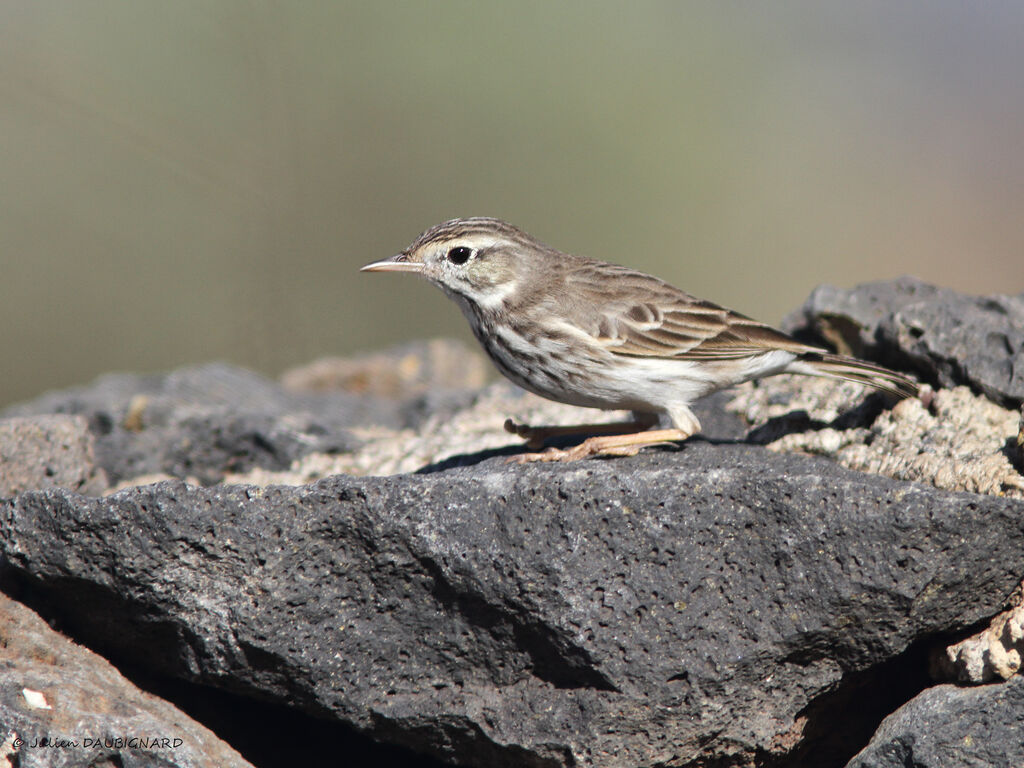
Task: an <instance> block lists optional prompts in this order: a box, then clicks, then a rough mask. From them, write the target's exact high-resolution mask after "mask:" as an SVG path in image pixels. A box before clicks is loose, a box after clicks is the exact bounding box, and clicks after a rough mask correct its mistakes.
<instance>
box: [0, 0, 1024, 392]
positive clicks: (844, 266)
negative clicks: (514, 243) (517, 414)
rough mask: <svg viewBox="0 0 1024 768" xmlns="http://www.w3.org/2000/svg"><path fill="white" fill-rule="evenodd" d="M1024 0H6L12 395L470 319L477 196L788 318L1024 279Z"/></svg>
mask: <svg viewBox="0 0 1024 768" xmlns="http://www.w3.org/2000/svg"><path fill="white" fill-rule="evenodd" d="M1022 40H1024V4H1022V3H1019V2H1015V1H1010V0H1007V1H1006V2H990V3H985V4H983V5H977V4H971V3H963V2H961V1H960V0H938V1H932V0H929V2H925V1H924V0H919V1H918V2H909V3H900V4H896V5H893V4H890V3H887V2H862V3H829V4H822V3H814V2H794V3H786V4H754V3H721V2H714V1H712V0H707V1H706V2H693V3H678V2H671V1H670V0H665V2H632V3H621V2H599V1H595V0H576V1H572V2H559V3H552V2H548V1H545V2H516V3H506V4H497V3H478V2H468V1H467V2H437V3H412V2H393V1H392V2H388V1H386V0H385V1H383V2H382V1H380V0H378V1H377V2H372V3H370V2H320V3H313V2H309V3H293V4H285V3H267V2H252V0H215V1H212V2H211V0H192V1H189V0H177V1H176V2H173V3H166V2H155V1H151V0H131V1H128V0H122V1H121V2H110V1H105V0H92V1H91V2H88V3H82V2H79V0H49V1H48V2H45V3H40V2H38V1H37V0H4V2H3V3H0V99H2V106H0V133H2V142H0V328H2V348H0V349H2V355H3V376H2V377H0V405H3V404H6V403H9V402H12V401H16V400H19V399H25V398H28V397H31V396H34V395H35V394H37V393H38V392H40V391H42V390H45V389H50V388H56V387H63V386H67V385H69V384H73V383H82V382H86V381H89V380H91V379H92V378H94V377H95V376H96V375H97V374H100V373H103V372H107V371H113V370H125V371H157V370H166V369H170V368H173V367H176V366H179V365H182V364H187V363H199V362H205V361H209V360H215V359H221V360H227V361H231V362H235V363H239V364H242V365H246V366H249V367H252V368H255V369H257V370H260V371H263V372H266V373H269V374H274V375H276V374H277V373H279V372H280V371H281V370H282V369H284V368H286V367H288V366H292V365H295V364H299V363H304V362H308V361H309V360H311V359H313V358H315V357H318V356H322V355H327V354H348V353H353V352H357V351H360V350H369V349H373V348H378V347H380V346H382V345H385V344H389V343H393V342H397V341H402V340H409V339H415V338H424V337H430V336H438V335H451V336H455V337H458V338H461V339H465V340H467V341H471V336H470V334H469V331H468V329H467V327H466V326H465V323H464V321H463V319H462V317H461V315H460V313H459V312H458V310H457V309H456V308H455V306H454V305H452V304H450V303H449V302H448V300H447V299H445V298H444V297H443V295H442V294H441V293H440V292H439V291H437V290H436V289H433V288H431V287H430V286H429V285H427V284H426V283H424V282H422V281H419V280H416V279H414V278H411V277H410V276H407V275H406V276H400V275H361V274H359V273H358V272H357V269H358V267H359V266H361V265H362V264H364V263H366V262H369V261H372V260H376V259H378V258H382V257H385V256H390V255H392V254H393V253H395V252H397V251H398V250H400V249H401V248H403V247H404V246H405V245H407V244H408V243H409V242H410V241H411V240H412V239H413V238H414V237H416V235H417V234H419V232H420V231H421V230H423V229H425V228H427V227H428V226H431V225H433V224H435V223H437V222H439V221H441V220H444V219H447V218H451V217H453V216H469V215H491V216H498V217H501V218H505V219H507V220H509V221H512V222H513V223H516V224H518V225H519V226H521V227H523V228H524V229H526V230H528V231H529V232H531V233H533V234H534V235H536V236H537V237H539V238H540V239H542V240H544V241H546V242H548V243H549V244H551V245H554V246H555V247H558V248H561V249H563V250H570V251H575V252H578V253H582V254H586V255H589V256H593V257H596V258H601V259H605V260H608V261H614V262H619V263H626V264H629V265H630V266H635V267H638V268H640V269H643V270H647V271H650V272H654V273H656V274H658V275H659V276H661V277H664V278H665V279H667V280H669V281H670V282H672V283H674V284H676V285H679V286H680V287H683V288H685V289H687V290H689V291H691V292H693V293H696V294H698V295H700V296H703V297H706V298H709V299H712V300H715V301H718V302H720V303H724V304H726V305H728V306H731V307H734V308H736V309H738V310H740V311H742V312H744V313H746V314H750V315H753V316H755V317H757V318H759V319H763V320H766V321H770V322H777V321H778V320H779V319H780V318H781V317H782V316H783V315H784V314H785V313H787V312H788V311H790V310H792V309H794V308H796V307H797V306H798V305H799V304H800V303H801V302H802V301H803V299H804V298H805V297H806V295H807V294H808V293H809V292H810V290H811V289H812V288H813V287H814V286H815V285H817V284H819V283H823V282H828V283H833V284H837V285H842V286H852V285H854V284H856V283H859V282H865V281H869V280H877V279H882V278H890V277H895V276H898V275H900V274H904V273H910V274H915V275H918V276H920V277H922V278H924V279H926V280H929V281H932V282H935V283H939V284H941V285H945V286H951V287H954V288H957V289H960V290H962V291H966V292H971V293H985V292H1002V293H1018V292H1020V291H1022V290H1024V210H1022V209H1024V45H1022V43H1021V41H1022Z"/></svg>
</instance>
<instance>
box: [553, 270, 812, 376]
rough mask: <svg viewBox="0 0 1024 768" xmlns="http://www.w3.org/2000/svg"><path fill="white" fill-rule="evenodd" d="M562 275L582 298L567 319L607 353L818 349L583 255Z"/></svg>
mask: <svg viewBox="0 0 1024 768" xmlns="http://www.w3.org/2000/svg"><path fill="white" fill-rule="evenodd" d="M566 280H567V281H570V282H573V283H575V285H573V291H574V292H575V291H579V290H581V289H582V290H583V293H584V294H585V295H586V296H587V298H588V301H587V302H586V304H585V305H582V304H581V305H578V306H576V307H573V308H572V309H573V311H572V312H570V313H569V316H570V317H571V318H572V320H573V324H574V325H576V326H577V327H578V328H579V329H580V330H582V331H584V332H585V333H588V334H589V335H590V336H591V337H592V338H593V339H594V340H595V341H596V342H597V343H599V344H600V345H602V346H603V347H604V348H605V349H607V350H608V351H609V352H611V353H612V354H616V355H625V356H630V357H653V358H671V359H679V360H709V361H710V360H735V359H738V358H743V357H749V356H751V355H758V354H762V353H765V352H770V351H773V350H785V351H788V352H793V353H794V354H804V353H808V352H821V351H822V350H821V349H820V348H818V347H812V346H808V345H806V344H801V343H799V342H798V341H796V340H794V339H792V338H790V337H789V336H787V335H786V334H784V333H782V332H781V331H777V330H775V329H774V328H772V327H771V326H768V325H765V324H764V323H759V322H757V321H756V320H752V319H750V318H749V317H745V316H744V315H741V314H739V313H737V312H733V311H731V310H729V309H726V308H724V307H721V306H718V305H717V304H713V303H712V302H710V301H705V300H703V299H698V298H696V297H695V296H691V295H690V294H688V293H686V292H684V291H681V290H679V289H678V288H674V287H673V286H671V285H669V284H668V283H665V282H663V281H662V280H659V279H658V278H656V277H652V276H650V275H646V274H644V273H642V272H637V271H635V270H631V269H627V268H625V267H619V266H614V265H611V264H604V263H603V262H594V261H590V260H586V262H585V263H583V264H581V265H580V266H578V267H577V268H576V269H575V270H572V271H571V272H569V273H568V275H567V276H566ZM562 310H563V311H564V310H565V308H564V307H563V308H562Z"/></svg>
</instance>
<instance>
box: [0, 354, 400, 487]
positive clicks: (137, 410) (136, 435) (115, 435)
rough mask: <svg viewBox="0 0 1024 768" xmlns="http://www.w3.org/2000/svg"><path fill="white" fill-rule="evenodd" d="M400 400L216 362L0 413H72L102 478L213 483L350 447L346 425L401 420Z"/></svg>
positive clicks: (106, 383)
mask: <svg viewBox="0 0 1024 768" xmlns="http://www.w3.org/2000/svg"><path fill="white" fill-rule="evenodd" d="M407 407H408V405H407V404H401V403H396V402H393V401H389V400H385V399H380V398H374V397H370V396H367V395H354V394H349V393H344V392H330V393H312V392H310V393H303V392H289V391H286V390H284V389H282V388H281V387H280V386H278V385H277V384H276V383H274V382H273V381H271V380H269V379H266V378H264V377H262V376H260V375H258V374H256V373H252V372H251V371H246V370H243V369H241V368H235V367H232V366H228V365H223V364H211V365H204V366H200V367H196V368H185V369H182V370H180V371H174V372H172V373H168V374H159V375H156V374H154V375H137V374H112V375H108V376H103V377H101V378H99V379H97V380H96V381H95V382H94V383H93V384H91V385H89V386H87V387H80V388H76V389H69V390H64V391H61V392H53V393H50V394H47V395H43V396H42V397H40V398H38V399H36V400H34V401H32V402H29V403H24V404H22V405H17V406H13V407H11V408H8V409H6V410H5V411H4V412H3V415H4V416H30V415H37V414H80V415H82V416H84V417H86V418H87V419H88V421H89V427H90V429H91V431H92V432H93V434H94V435H95V438H96V457H97V461H98V462H99V463H100V465H101V466H102V467H103V468H104V469H105V470H106V472H107V474H108V475H109V476H110V479H111V481H112V482H118V481H120V480H124V479H126V478H131V477H137V476H139V475H146V474H152V473H156V472H163V473H166V474H169V475H173V476H175V477H194V478H197V479H198V480H199V481H201V482H203V483H214V482H217V481H218V480H220V479H221V478H222V477H223V476H224V474H225V473H226V472H240V471H245V470H247V469H251V468H252V467H262V468H266V469H285V468H287V467H288V465H289V464H290V463H291V462H292V461H293V460H294V459H296V458H298V457H300V456H303V455H305V454H307V453H311V452H314V451H327V452H331V451H346V450H350V449H352V448H353V447H354V446H356V445H357V444H358V441H357V440H356V439H355V438H354V437H353V436H352V434H351V432H350V431H349V430H350V428H351V427H352V426H356V425H360V424H376V425H386V426H402V425H404V423H405V417H403V415H402V413H401V411H402V408H407Z"/></svg>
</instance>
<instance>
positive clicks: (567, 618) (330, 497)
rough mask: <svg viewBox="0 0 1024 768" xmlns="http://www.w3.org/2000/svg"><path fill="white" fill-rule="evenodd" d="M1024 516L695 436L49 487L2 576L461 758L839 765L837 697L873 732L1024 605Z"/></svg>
mask: <svg viewBox="0 0 1024 768" xmlns="http://www.w3.org/2000/svg"><path fill="white" fill-rule="evenodd" d="M1022 519H1024V502H1021V501H1016V500H1012V499H1005V498H998V497H991V496H977V495H970V494H961V493H949V492H944V491H940V490H937V489H934V488H931V487H926V486H922V485H917V484H913V483H904V482H897V481H892V480H888V479H884V478H879V477H875V476H871V475H866V474H860V473H855V472H850V471H846V470H842V469H839V468H837V467H836V466H835V465H834V464H832V463H830V462H828V461H826V460H823V459H812V458H807V457H801V456H795V455H775V454H770V453H768V452H767V451H765V450H763V449H761V448H757V447H752V446H744V445H730V444H723V445H714V444H710V443H701V442H691V443H688V444H687V445H686V446H684V447H683V449H682V450H680V451H656V452H651V453H648V454H643V455H641V456H638V457H635V458H632V459H625V460H615V461H590V462H584V463H580V464H576V465H568V466H565V465H556V466H551V465H531V466H517V465H506V464H504V463H503V462H502V461H501V460H500V459H499V460H489V461H486V462H484V463H482V464H479V465H477V466H475V467H469V468H461V469H454V470H449V471H442V472H435V473H432V474H427V475H418V476H396V477H391V478H349V477H333V478H329V479H327V480H323V481H321V482H319V483H316V484H313V485H310V486H305V487H268V488H261V489H257V488H251V487H249V488H246V487H217V488H210V489H202V488H197V487H193V486H188V485H185V484H183V483H162V484H158V485H154V486H147V487H140V488H133V489H129V490H124V491H121V492H119V493H117V494H114V495H112V496H110V497H107V498H104V499H91V498H85V497H82V496H78V495H75V494H72V493H68V492H66V491H58V490H50V491H45V492H30V493H25V494H22V495H21V496H19V497H17V498H16V499H14V500H12V501H8V502H5V503H4V505H3V506H2V507H0V536H2V538H0V547H2V551H3V552H4V567H3V584H4V586H5V588H9V589H18V590H21V591H24V592H25V593H30V594H32V595H33V596H34V599H36V600H38V601H39V602H40V604H41V605H44V606H45V607H46V610H47V611H52V612H54V613H55V614H57V615H59V616H60V617H61V620H62V621H63V622H65V624H66V626H67V627H68V629H69V631H72V632H73V633H74V634H75V636H76V637H78V638H81V639H83V640H84V641H86V642H88V643H89V644H90V645H91V646H93V647H95V648H97V649H99V650H101V651H102V652H104V653H106V654H109V655H111V656H112V657H113V658H117V659H122V660H127V661H130V662H132V663H140V662H145V663H146V664H147V665H149V667H150V668H153V669H155V670H156V671H157V672H159V673H161V674H166V675H173V676H178V677H181V678H183V679H188V680H193V681H200V682H202V683H205V684H208V685H215V686H221V687H223V688H225V689H229V690H231V691H234V692H236V693H238V694H241V695H249V696H254V697H260V698H263V699H269V700H272V701H277V702H281V703H284V704H287V705H289V706H292V707H297V708H300V709H302V710H303V711H306V712H308V713H310V714H311V715H315V716H316V717H319V718H332V719H337V720H339V721H342V722H345V723H349V724H351V725H353V726H354V727H356V728H358V729H360V730H362V731H364V732H366V733H369V734H370V735H372V736H373V737H374V738H377V739H380V740H385V741H389V742H392V743H396V744H401V745H404V746H407V747H410V748H412V749H415V750H419V751H422V752H424V753H427V754H431V755H434V756H436V757H439V758H441V759H443V760H446V761H450V762H452V763H456V764H461V765H488V766H493V765H499V766H500V765H509V766H511V765H517V766H518V765H547V766H562V765H565V766H568V765H598V766H635V765H706V764H711V763H712V762H714V761H719V762H717V763H715V764H721V765H745V764H761V765H767V764H777V765H781V764H784V763H783V761H784V760H785V759H786V758H787V756H790V757H791V756H793V755H796V754H801V755H802V757H801V763H802V764H816V765H828V764H830V763H829V761H828V760H829V759H831V760H834V759H835V755H836V754H842V751H843V749H849V751H848V752H846V757H844V758H843V760H844V761H845V759H846V758H848V757H849V755H851V754H853V752H854V751H856V749H857V748H859V746H861V745H863V743H865V742H866V741H867V737H866V735H865V737H864V741H862V742H860V744H853V745H850V744H847V745H845V747H844V746H839V747H837V746H836V744H835V739H836V738H840V739H841V737H842V734H834V733H833V731H834V728H832V727H831V723H830V722H829V721H830V719H831V718H835V717H839V716H840V713H839V712H837V711H836V704H835V702H838V701H841V702H843V704H842V706H843V711H842V713H841V716H842V717H844V718H846V720H845V725H844V728H845V729H846V730H851V729H852V730H851V732H853V730H855V729H854V728H853V726H854V725H856V724H858V718H859V717H863V716H864V713H865V712H867V711H868V710H870V709H871V706H872V701H873V698H874V697H875V696H876V695H877V689H876V690H875V691H873V690H871V688H870V687H868V688H867V689H865V688H864V682H863V681H864V675H870V674H871V673H872V671H873V670H883V669H889V668H886V666H885V665H893V664H895V665H897V666H899V665H900V664H901V663H903V662H901V659H906V658H907V657H906V654H908V652H909V651H908V649H910V648H911V647H912V646H914V645H915V644H921V643H926V642H928V641H929V639H931V638H933V637H935V636H938V635H942V636H943V637H945V636H946V633H949V632H951V631H957V630H963V629H964V628H967V627H969V626H971V625H974V624H976V623H978V622H980V621H982V620H984V619H987V618H988V617H991V616H992V615H994V614H995V613H997V612H998V611H999V609H1000V608H1001V607H1002V604H1003V602H1004V601H1005V600H1006V598H1007V596H1008V595H1009V594H1010V592H1011V591H1012V590H1013V589H1014V587H1015V586H1016V585H1017V584H1018V583H1019V581H1020V574H1021V573H1024V524H1022V523H1021V520H1022ZM966 532H970V533H969V535H967V533H966ZM906 663H908V664H909V663H916V662H912V661H906ZM923 664H924V662H923V660H921V667H922V669H923ZM884 674H885V676H886V680H885V681H884V682H883V683H881V685H883V686H884V685H888V683H889V681H888V677H889V674H890V673H889V671H886V672H885V673H884ZM858 676H859V677H858ZM857 679H859V680H860V683H858V684H856V685H854V684H853V683H852V682H851V681H854V680H857ZM829 702H832V704H831V705H830V704H829ZM889 711H891V710H889ZM859 725H860V726H861V727H863V726H864V723H859ZM823 732H824V733H827V734H829V738H832V740H833V743H832V744H831V745H829V744H825V743H824V742H822V741H821V739H822V736H821V734H822V733H823ZM869 732H870V731H869ZM800 750H803V752H800ZM825 754H827V755H829V758H828V759H825V758H823V757H822V756H823V755H825ZM833 764H834V763H833Z"/></svg>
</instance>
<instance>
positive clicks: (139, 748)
mask: <svg viewBox="0 0 1024 768" xmlns="http://www.w3.org/2000/svg"><path fill="white" fill-rule="evenodd" d="M0 765H2V766H5V768H7V767H9V766H17V768H78V766H131V768H149V767H150V766H152V768H174V767H175V766H180V768H245V767H246V766H249V765H250V764H249V763H247V762H246V761H245V760H243V759H242V757H241V756H240V755H239V754H238V753H237V752H235V750H233V749H232V748H231V747H229V746H228V745H227V744H225V743H224V742H223V741H221V740H220V739H218V738H217V737H216V736H215V735H214V734H213V733H211V732H210V731H209V730H207V729H206V728H204V727H203V726H202V725H200V724H198V723H196V722H195V721H193V720H191V719H190V718H189V717H187V716H186V715H184V714H183V713H182V712H181V711H179V710H178V709H176V708H175V707H173V706H172V705H170V704H168V703H167V702H166V701H163V700H161V699H158V698H156V697H155V696H151V695H150V694H148V693H145V692H143V691H140V690H139V689H138V688H136V687H135V686H134V685H132V684H131V683H130V682H129V681H127V680H126V679H125V678H124V677H122V676H121V675H120V673H118V671H117V670H116V669H114V668H113V667H112V666H111V665H110V664H109V663H108V662H107V661H105V660H104V659H101V658H100V657H99V656H97V655H96V654H94V653H92V652H91V651H89V650H87V649H86V648H82V647H80V646H78V645H75V644H74V643H73V642H71V641H70V640H68V639H67V638H65V637H62V636H61V635H59V634H57V633H56V632H54V631H53V630H52V629H50V628H49V627H48V626H47V625H46V623H45V622H44V621H43V620H42V619H41V618H39V616H37V615H36V614H34V613H33V612H32V611H30V610H29V609H28V608H26V607H25V606H23V605H21V604H20V603H17V602H15V601H13V600H11V599H10V598H8V597H6V596H5V595H0Z"/></svg>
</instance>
